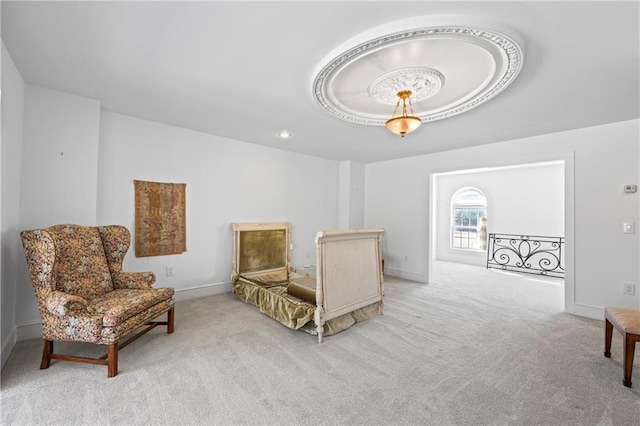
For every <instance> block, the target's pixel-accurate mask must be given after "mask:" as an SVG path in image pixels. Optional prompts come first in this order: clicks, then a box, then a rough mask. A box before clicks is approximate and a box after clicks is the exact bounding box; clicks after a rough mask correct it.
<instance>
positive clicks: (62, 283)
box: [20, 225, 174, 377]
mask: <svg viewBox="0 0 640 426" xmlns="http://www.w3.org/2000/svg"><path fill="white" fill-rule="evenodd" d="M20 235H21V237H22V245H23V247H24V252H25V256H26V259H27V266H28V268H29V272H30V274H31V281H32V284H33V288H34V290H35V295H36V299H37V302H38V309H39V310H40V315H41V317H42V336H43V338H44V349H43V352H42V362H41V364H40V368H41V369H42V368H48V367H49V365H50V363H51V360H52V359H57V360H63V361H76V362H85V363H90V364H101V365H106V366H107V376H108V377H113V376H115V375H116V374H118V350H119V349H122V348H123V347H125V346H126V345H128V344H129V343H131V342H132V341H133V340H135V339H137V338H138V337H140V336H141V335H143V334H145V333H146V332H148V331H150V330H151V329H153V328H154V327H155V326H157V325H166V326H167V333H168V334H171V333H173V322H174V298H173V295H174V289H173V288H153V287H151V285H152V284H153V283H154V282H155V275H154V274H153V272H123V271H122V261H123V260H124V256H125V254H126V252H127V250H128V249H129V245H130V243H131V235H130V234H129V231H128V230H127V228H125V227H123V226H119V225H110V226H97V227H92V226H81V225H56V226H52V227H50V228H46V229H38V230H31V231H22V232H21V233H20ZM165 313H166V314H167V320H166V321H153V320H154V319H156V318H157V317H159V316H160V315H163V314H165ZM143 326H146V327H145V328H144V329H142V330H141V331H140V332H138V333H137V334H135V335H134V336H133V337H130V338H129V339H128V340H127V341H125V342H123V343H119V341H120V339H121V338H123V337H124V336H127V335H129V334H131V333H132V332H133V331H136V330H137V329H139V328H141V327H143ZM56 340H57V341H72V342H90V343H96V344H100V345H106V346H107V354H106V355H105V356H103V357H101V358H95V359H94V358H85V357H78V356H73V355H62V354H55V353H53V342H54V341H56Z"/></svg>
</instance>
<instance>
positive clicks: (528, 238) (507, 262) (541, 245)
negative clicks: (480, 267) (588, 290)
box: [487, 233, 564, 278]
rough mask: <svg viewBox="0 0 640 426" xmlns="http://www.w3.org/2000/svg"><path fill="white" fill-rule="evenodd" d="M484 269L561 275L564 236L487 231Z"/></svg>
mask: <svg viewBox="0 0 640 426" xmlns="http://www.w3.org/2000/svg"><path fill="white" fill-rule="evenodd" d="M488 239H489V244H488V247H487V268H494V269H502V270H507V271H515V272H524V273H527V274H537V275H546V276H550V277H558V278H564V258H563V246H564V237H541V236H532V235H518V234H492V233H490V234H489V238H488Z"/></svg>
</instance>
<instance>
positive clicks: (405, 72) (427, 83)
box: [368, 67, 444, 105]
mask: <svg viewBox="0 0 640 426" xmlns="http://www.w3.org/2000/svg"><path fill="white" fill-rule="evenodd" d="M443 84H444V77H443V76H442V74H440V73H439V72H438V71H436V70H433V69H431V68H416V67H414V68H401V69H399V70H394V71H390V72H388V73H386V74H383V75H381V76H380V77H378V78H377V79H375V80H374V81H373V83H371V85H370V86H369V90H368V92H369V96H371V97H372V98H373V100H374V101H376V102H380V103H381V104H385V105H395V104H396V102H397V101H398V92H400V91H401V90H411V99H413V102H414V103H416V102H422V101H423V100H425V99H427V98H430V97H431V96H433V95H435V94H436V93H438V90H440V88H441V87H442V85H443Z"/></svg>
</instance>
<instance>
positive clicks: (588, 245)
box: [365, 120, 640, 318]
mask: <svg viewBox="0 0 640 426" xmlns="http://www.w3.org/2000/svg"><path fill="white" fill-rule="evenodd" d="M638 125H639V121H638V120H631V121H627V122H622V123H614V124H609V125H603V126H598V127H592V128H586V129H579V130H574V131H568V132H561V133H555V134H550V135H543V136H538V137H532V138H527V139H522V140H517V141H510V142H504V143H496V144H492V145H485V146H479V147H475V148H470V149H465V150H458V151H448V152H442V153H437V154H431V155H424V156H419V157H413V158H407V159H401V160H393V161H385V162H379V163H372V164H367V165H366V189H367V191H366V193H365V211H366V224H365V225H366V226H382V227H385V228H386V229H387V232H386V234H385V240H386V241H385V246H384V251H385V269H386V270H387V272H388V273H389V274H390V275H398V276H404V277H407V278H412V279H416V280H418V281H423V282H424V281H427V280H428V278H429V269H428V266H429V261H430V259H429V251H428V250H429V245H430V237H431V236H430V235H429V229H428V221H429V217H430V215H431V211H430V209H431V205H430V188H429V182H430V175H431V174H432V173H443V172H449V171H454V170H463V169H472V168H476V167H498V166H508V165H512V164H525V163H535V162H544V161H554V160H565V212H566V219H565V236H566V237H567V244H566V248H567V251H568V252H567V258H566V261H567V268H568V269H567V272H566V279H565V283H566V286H565V287H566V294H565V304H566V308H567V311H569V312H571V313H577V314H580V315H586V316H592V317H596V318H601V317H602V308H603V307H604V306H608V305H616V306H624V307H631V308H638V307H640V296H638V292H637V293H636V295H635V296H626V295H623V294H622V284H621V283H622V282H623V281H631V282H635V283H638V277H639V275H638V271H639V268H638V263H639V249H638V234H634V235H628V234H623V233H622V222H624V221H630V222H636V223H637V222H638V207H639V203H638V194H624V193H623V191H622V189H623V185H624V184H629V183H637V182H638V178H639V170H638V169H639V167H638V154H639V145H640V137H639V128H638ZM574 153H575V154H574ZM574 155H575V160H574ZM399 188H400V189H399ZM405 259H406V260H405Z"/></svg>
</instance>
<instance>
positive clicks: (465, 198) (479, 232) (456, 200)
mask: <svg viewBox="0 0 640 426" xmlns="http://www.w3.org/2000/svg"><path fill="white" fill-rule="evenodd" d="M451 248H457V249H471V250H486V249H487V199H486V197H485V196H484V194H483V193H482V192H480V191H479V190H477V189H475V188H461V189H459V190H458V191H457V192H456V193H455V194H454V195H453V198H452V199H451Z"/></svg>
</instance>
